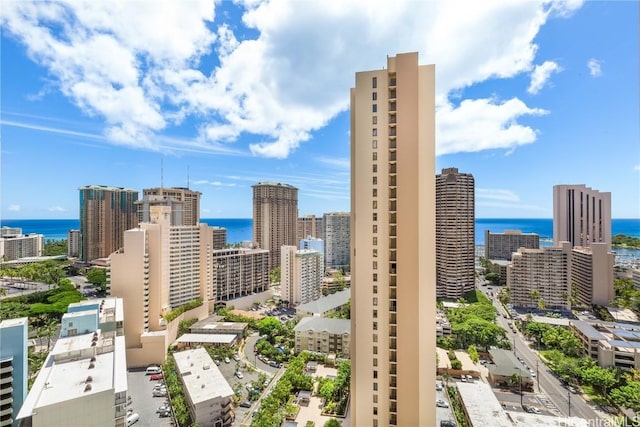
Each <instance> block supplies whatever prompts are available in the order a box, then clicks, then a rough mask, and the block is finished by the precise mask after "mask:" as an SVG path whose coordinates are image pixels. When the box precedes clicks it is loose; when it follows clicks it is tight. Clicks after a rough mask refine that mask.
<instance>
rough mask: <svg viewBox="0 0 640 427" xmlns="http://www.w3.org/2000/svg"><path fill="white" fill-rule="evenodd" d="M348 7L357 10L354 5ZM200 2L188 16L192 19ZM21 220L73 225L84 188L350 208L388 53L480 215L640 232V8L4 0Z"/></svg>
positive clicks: (6, 213)
mask: <svg viewBox="0 0 640 427" xmlns="http://www.w3.org/2000/svg"><path fill="white" fill-rule="evenodd" d="M343 3H344V4H343ZM186 4H188V5H189V7H187V6H186ZM1 12H2V13H0V25H1V27H2V38H1V43H2V45H1V60H2V62H1V67H2V68H1V72H2V74H1V75H0V79H1V85H2V86H1V104H0V131H1V143H2V146H1V156H2V158H1V166H2V169H1V193H0V202H1V207H0V215H1V216H2V218H7V219H20V218H77V216H78V191H77V189H78V187H80V186H84V185H89V184H103V185H113V186H122V187H128V188H133V189H137V190H139V191H142V189H143V188H148V187H156V186H159V185H160V180H161V164H163V170H164V173H163V183H164V185H165V186H186V185H189V187H190V188H192V189H195V190H198V191H201V192H202V213H201V216H202V217H204V218H234V217H242V218H248V217H251V215H252V208H251V205H252V192H251V185H253V184H255V183H257V182H259V181H280V182H285V183H288V184H292V185H294V186H296V187H298V188H299V189H300V191H299V202H298V206H299V212H300V215H306V214H316V215H320V214H322V213H323V212H330V211H348V210H349V111H348V109H349V88H350V87H351V86H353V84H354V73H355V72H356V71H361V70H369V69H375V68H378V67H383V66H384V65H385V64H386V55H387V54H389V55H394V54H395V53H398V52H408V51H419V52H420V58H421V63H425V64H426V63H435V64H436V76H437V90H436V91H437V99H436V104H437V118H436V122H437V152H438V158H437V161H436V167H437V171H439V170H440V169H441V168H444V167H458V168H459V169H460V171H461V172H469V173H472V174H473V175H474V176H475V180H476V216H477V217H479V218H492V217H498V218H501V217H505V218H535V217H542V218H550V217H551V216H552V187H553V185H555V184H586V185H587V186H590V187H592V188H595V189H598V190H600V191H610V192H611V193H612V210H613V217H614V218H639V217H640V128H639V117H640V110H639V105H640V100H639V99H638V98H639V94H640V88H639V85H638V82H639V77H638V75H639V67H638V52H639V50H638V2H631V1H623V2H585V3H582V2H580V1H568V2H550V1H544V2H534V1H527V2H510V1H503V2H496V3H488V2H465V3H464V8H463V7H461V5H460V3H458V2H407V3H403V2H397V3H394V7H393V8H390V7H389V6H388V4H387V3H384V2H380V3H376V2H370V1H360V2H358V1H354V2H321V1H316V0H309V1H304V2H293V1H284V2H282V1H264V2H261V1H255V0H245V1H235V2H230V1H224V2H211V1H191V0H190V1H188V2H161V1H136V2H134V1H124V2H94V1H74V2H62V1H56V2H45V1H37V2H28V1H17V0H8V1H3V2H2V11H1Z"/></svg>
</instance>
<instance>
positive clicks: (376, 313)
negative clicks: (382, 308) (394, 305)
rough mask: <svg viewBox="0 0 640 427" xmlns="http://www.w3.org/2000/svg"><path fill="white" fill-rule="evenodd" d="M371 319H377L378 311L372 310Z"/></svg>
mask: <svg viewBox="0 0 640 427" xmlns="http://www.w3.org/2000/svg"><path fill="white" fill-rule="evenodd" d="M373 318H374V319H377V318H378V310H373Z"/></svg>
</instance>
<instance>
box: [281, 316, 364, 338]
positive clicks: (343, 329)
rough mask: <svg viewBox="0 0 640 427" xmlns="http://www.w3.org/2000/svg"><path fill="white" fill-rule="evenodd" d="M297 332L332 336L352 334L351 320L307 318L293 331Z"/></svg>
mask: <svg viewBox="0 0 640 427" xmlns="http://www.w3.org/2000/svg"><path fill="white" fill-rule="evenodd" d="M293 330H294V331H295V332H301V331H314V332H328V333H330V334H349V333H351V320H349V319H329V318H325V317H317V316H314V317H305V318H303V319H302V320H300V322H298V324H297V325H296V327H295V328H294V329H293Z"/></svg>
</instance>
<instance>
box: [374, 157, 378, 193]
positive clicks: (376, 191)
mask: <svg viewBox="0 0 640 427" xmlns="http://www.w3.org/2000/svg"><path fill="white" fill-rule="evenodd" d="M374 154H375V153H374ZM373 197H378V189H377V188H374V189H373Z"/></svg>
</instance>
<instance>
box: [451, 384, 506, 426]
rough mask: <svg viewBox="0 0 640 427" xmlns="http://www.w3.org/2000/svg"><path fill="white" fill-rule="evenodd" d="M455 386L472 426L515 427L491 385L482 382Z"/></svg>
mask: <svg viewBox="0 0 640 427" xmlns="http://www.w3.org/2000/svg"><path fill="white" fill-rule="evenodd" d="M455 384H456V387H457V388H458V394H459V395H460V398H461V399H462V401H463V402H464V406H465V408H466V412H467V414H468V415H469V418H470V419H471V425H472V426H482V427H485V426H492V427H513V423H512V422H511V420H510V419H509V417H507V414H506V412H505V411H504V409H503V408H502V405H501V404H500V402H499V401H498V399H497V398H496V396H495V395H494V394H493V391H492V390H491V387H490V386H489V385H487V384H485V383H481V382H473V383H461V382H456V383H455Z"/></svg>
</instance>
